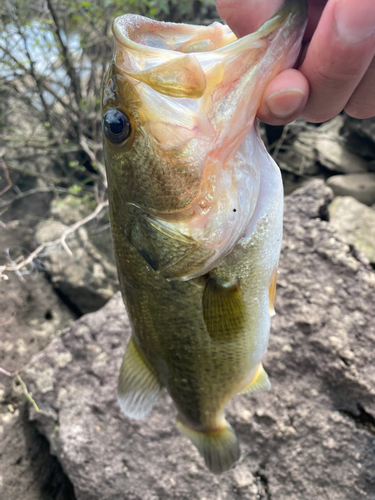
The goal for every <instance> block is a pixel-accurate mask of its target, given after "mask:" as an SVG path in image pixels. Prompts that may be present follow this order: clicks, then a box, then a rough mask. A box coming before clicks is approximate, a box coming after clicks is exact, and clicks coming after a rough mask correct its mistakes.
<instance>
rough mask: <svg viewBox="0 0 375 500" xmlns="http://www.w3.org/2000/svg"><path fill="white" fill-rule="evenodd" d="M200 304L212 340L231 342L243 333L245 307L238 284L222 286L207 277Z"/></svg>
mask: <svg viewBox="0 0 375 500" xmlns="http://www.w3.org/2000/svg"><path fill="white" fill-rule="evenodd" d="M202 302H203V303H202V306H203V317H204V321H205V323H206V327H207V331H208V333H209V335H210V337H211V338H212V339H213V340H216V341H217V342H231V341H233V340H235V339H236V338H237V337H238V336H239V335H241V334H242V333H243V332H244V325H245V319H246V307H245V303H244V300H243V294H242V290H241V287H240V284H239V283H238V282H236V283H234V284H230V285H224V284H221V283H219V282H218V281H217V280H216V279H215V278H213V277H209V278H208V279H207V282H206V286H205V289H204V292H203V301H202Z"/></svg>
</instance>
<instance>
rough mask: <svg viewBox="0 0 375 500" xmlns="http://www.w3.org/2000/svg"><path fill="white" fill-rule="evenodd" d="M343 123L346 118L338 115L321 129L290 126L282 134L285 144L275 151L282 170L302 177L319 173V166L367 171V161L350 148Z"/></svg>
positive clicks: (355, 171) (335, 170)
mask: <svg viewBox="0 0 375 500" xmlns="http://www.w3.org/2000/svg"><path fill="white" fill-rule="evenodd" d="M343 124H344V119H343V116H341V115H339V116H336V117H335V118H333V119H332V120H330V121H328V122H326V123H324V124H322V125H321V126H320V127H316V126H314V125H309V124H307V123H305V122H303V121H301V120H296V121H295V122H293V123H291V124H290V125H287V126H286V128H285V129H284V133H283V136H285V138H284V142H285V144H284V143H283V144H281V146H279V150H277V149H278V148H276V149H275V151H274V156H275V159H276V161H277V162H278V163H279V165H280V168H281V169H282V170H284V171H287V172H291V173H294V174H296V175H299V176H311V175H317V174H319V172H320V171H321V167H320V165H323V166H324V167H325V168H327V169H328V170H332V171H334V172H340V173H344V174H348V173H358V172H367V171H368V169H369V164H368V162H367V161H366V160H365V159H364V158H361V157H359V156H358V155H356V154H353V153H351V152H350V151H349V149H348V148H347V144H346V138H345V135H343V134H342V133H341V131H342V128H343ZM283 136H282V137H281V139H280V140H282V138H283Z"/></svg>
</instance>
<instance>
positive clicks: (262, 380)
mask: <svg viewBox="0 0 375 500" xmlns="http://www.w3.org/2000/svg"><path fill="white" fill-rule="evenodd" d="M270 389H271V382H270V379H269V378H268V375H267V373H266V371H265V369H264V368H263V365H262V363H259V367H258V369H257V371H256V373H255V376H254V377H253V378H252V380H251V382H250V384H249V385H248V386H247V387H246V388H245V389H244V390H243V391H241V392H240V394H245V393H248V392H255V391H269V390H270Z"/></svg>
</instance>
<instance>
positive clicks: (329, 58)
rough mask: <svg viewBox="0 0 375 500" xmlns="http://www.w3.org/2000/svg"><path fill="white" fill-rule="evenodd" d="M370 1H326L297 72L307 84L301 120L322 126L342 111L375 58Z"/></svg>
mask: <svg viewBox="0 0 375 500" xmlns="http://www.w3.org/2000/svg"><path fill="white" fill-rule="evenodd" d="M374 32H375V2H374V0H361V3H360V6H359V5H358V2H356V1H353V0H329V1H328V3H327V5H326V8H325V10H324V12H323V14H322V16H321V18H320V22H319V24H318V26H317V29H316V31H315V33H314V35H313V37H312V39H311V42H310V44H309V47H308V50H307V52H306V57H305V59H304V61H303V63H302V65H301V67H300V68H299V69H300V71H301V72H302V73H303V74H304V75H305V77H306V78H307V80H308V81H309V84H310V97H309V100H308V103H307V106H306V108H305V110H304V112H303V114H302V117H303V118H305V119H306V120H307V121H312V122H322V121H325V120H329V119H330V118H333V117H334V116H336V115H337V114H338V113H339V112H340V111H342V110H343V109H344V107H345V106H346V104H347V103H348V101H349V100H350V97H351V95H352V94H353V92H354V91H355V89H356V87H357V86H358V85H359V83H360V81H361V80H362V78H363V76H364V75H365V73H366V71H367V69H368V67H369V65H370V63H371V61H372V59H373V57H374V54H375V33H374Z"/></svg>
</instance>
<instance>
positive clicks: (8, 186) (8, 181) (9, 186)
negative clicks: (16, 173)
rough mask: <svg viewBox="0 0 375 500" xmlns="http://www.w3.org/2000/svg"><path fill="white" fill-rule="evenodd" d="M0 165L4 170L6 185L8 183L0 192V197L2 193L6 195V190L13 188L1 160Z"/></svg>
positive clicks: (6, 169)
mask: <svg viewBox="0 0 375 500" xmlns="http://www.w3.org/2000/svg"><path fill="white" fill-rule="evenodd" d="M0 163H1V166H2V167H3V169H4V172H5V178H6V180H7V183H8V185H7V186H5V188H4V189H3V190H1V191H0V196H2V195H3V194H4V193H6V192H7V191H8V189H10V188H11V187H12V186H13V183H12V181H11V180H10V177H9V172H8V167H7V166H6V163H5V161H4V160H3V159H2V158H1V160H0Z"/></svg>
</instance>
